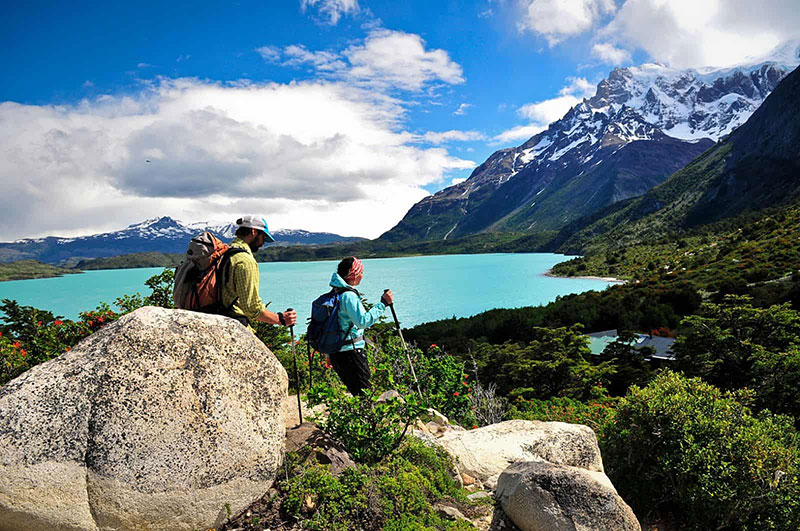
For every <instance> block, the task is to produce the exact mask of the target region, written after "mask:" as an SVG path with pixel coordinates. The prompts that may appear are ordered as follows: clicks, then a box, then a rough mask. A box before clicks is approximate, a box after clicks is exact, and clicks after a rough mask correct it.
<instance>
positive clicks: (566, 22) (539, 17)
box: [519, 0, 615, 46]
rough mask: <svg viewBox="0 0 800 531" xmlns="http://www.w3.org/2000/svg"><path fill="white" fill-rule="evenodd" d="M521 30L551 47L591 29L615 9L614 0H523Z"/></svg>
mask: <svg viewBox="0 0 800 531" xmlns="http://www.w3.org/2000/svg"><path fill="white" fill-rule="evenodd" d="M522 6H523V8H524V16H523V18H522V20H521V21H520V22H519V29H520V30H521V31H532V32H534V33H536V34H538V35H541V36H543V37H545V38H546V39H547V42H548V43H549V44H550V46H553V45H555V44H557V43H559V42H561V41H563V40H564V39H566V38H569V37H572V36H574V35H578V34H580V33H583V32H585V31H587V30H589V29H591V28H592V27H593V26H594V25H595V24H597V23H598V22H600V21H601V19H602V18H603V17H604V16H606V15H608V14H610V13H613V12H614V10H615V6H614V1H613V0H523V1H522Z"/></svg>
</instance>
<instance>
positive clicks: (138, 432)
mask: <svg viewBox="0 0 800 531" xmlns="http://www.w3.org/2000/svg"><path fill="white" fill-rule="evenodd" d="M287 383H288V380H287V376H286V372H285V370H284V369H283V367H282V366H281V364H280V363H279V362H278V360H277V359H276V358H275V356H274V355H273V354H272V353H271V352H270V351H269V350H268V349H267V348H266V347H265V346H264V345H263V344H262V343H261V342H260V341H259V340H258V339H257V338H256V337H255V336H254V335H253V334H252V333H251V332H249V331H248V330H247V329H246V328H245V327H243V326H242V325H241V324H239V323H237V322H236V321H233V320H231V319H227V318H224V317H220V316H213V315H204V314H199V313H193V312H186V311H180V310H165V309H162V308H153V307H147V308H142V309H139V310H137V311H135V312H133V313H131V314H128V315H126V316H124V317H123V318H121V319H120V320H119V321H117V322H115V323H113V324H111V325H109V326H107V327H106V328H104V329H103V330H101V331H99V332H97V333H95V334H93V335H92V336H90V337H88V338H87V339H85V340H84V341H82V342H81V343H79V344H78V345H77V346H76V347H75V348H74V349H72V351H70V352H69V353H67V354H64V355H62V356H60V357H59V358H57V359H54V360H52V361H49V362H47V363H44V364H42V365H39V366H37V367H34V368H32V369H31V370H29V371H28V372H26V373H25V374H23V375H22V376H20V377H19V378H17V379H15V380H13V381H12V382H9V383H8V384H6V385H5V386H4V387H2V389H0V529H3V530H19V529H27V530H36V529H42V530H44V529H47V530H50V529H87V530H95V529H104V530H106V529H186V530H192V529H200V528H209V527H212V526H213V525H214V523H215V521H217V517H218V515H219V514H220V513H222V514H225V513H226V512H227V511H230V512H232V513H236V512H237V511H239V510H241V509H243V508H245V507H247V506H248V505H249V504H250V503H251V502H252V501H253V500H255V499H256V498H258V497H260V496H261V495H262V494H264V493H265V492H266V491H267V490H268V489H269V487H270V486H271V484H272V481H273V478H274V477H275V472H276V469H277V467H278V466H279V463H280V459H281V452H282V447H283V442H284V434H285V429H284V420H283V410H284V402H285V400H286V396H287Z"/></svg>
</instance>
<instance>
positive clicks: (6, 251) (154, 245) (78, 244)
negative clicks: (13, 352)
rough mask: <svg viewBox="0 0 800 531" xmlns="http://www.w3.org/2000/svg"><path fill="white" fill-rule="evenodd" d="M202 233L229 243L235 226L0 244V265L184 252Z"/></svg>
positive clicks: (292, 233) (282, 233) (311, 236)
mask: <svg viewBox="0 0 800 531" xmlns="http://www.w3.org/2000/svg"><path fill="white" fill-rule="evenodd" d="M205 230H210V231H211V232H213V233H214V234H215V235H216V236H217V237H219V238H221V239H223V240H229V239H231V238H233V234H234V232H235V231H236V226H235V225H234V224H232V223H215V222H199V223H191V224H184V223H181V222H180V221H177V220H175V219H172V218H170V217H167V216H164V217H161V218H153V219H148V220H145V221H143V222H141V223H136V224H133V225H130V226H129V227H127V228H125V229H122V230H118V231H114V232H106V233H103V234H94V235H91V236H81V237H77V238H59V237H54V236H50V237H47V238H36V239H24V240H17V241H15V242H9V243H0V262H12V261H17V260H25V259H34V260H39V261H42V262H49V263H57V262H62V261H65V260H68V259H70V258H77V257H79V258H105V257H109V256H118V255H122V254H131V253H143V252H158V253H184V252H185V251H186V246H187V245H188V242H189V240H190V239H191V238H192V237H194V236H196V235H197V234H199V233H201V232H203V231H205ZM272 235H273V236H274V237H275V244H273V245H303V244H306V245H307V244H326V243H334V242H348V241H358V240H362V239H363V238H349V237H344V236H339V235H338V234H331V233H328V232H308V231H304V230H292V229H288V230H276V231H273V232H272Z"/></svg>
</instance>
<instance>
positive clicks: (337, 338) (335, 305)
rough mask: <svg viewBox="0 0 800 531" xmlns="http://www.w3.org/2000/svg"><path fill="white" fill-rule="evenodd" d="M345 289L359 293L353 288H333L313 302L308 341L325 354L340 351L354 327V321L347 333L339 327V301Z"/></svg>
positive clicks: (312, 346) (311, 345) (307, 331)
mask: <svg viewBox="0 0 800 531" xmlns="http://www.w3.org/2000/svg"><path fill="white" fill-rule="evenodd" d="M345 291H352V292H353V293H355V294H356V295H359V293H358V291H357V290H355V289H353V288H333V289H332V290H330V291H329V292H327V293H324V294H322V295H320V296H319V297H317V299H316V300H315V301H314V302H313V303H311V319H310V321H309V323H308V329H307V330H306V342H307V343H308V345H309V346H310V347H311V348H313V349H314V350H316V351H317V352H322V353H323V354H333V353H334V352H339V351H340V350H342V347H343V346H344V344H345V343H346V342H347V339H346V338H347V336H348V335H349V334H350V331H351V330H352V329H353V324H352V323H351V324H350V328H348V329H347V332H345V333H342V330H341V329H340V328H339V303H340V301H341V296H342V293H344V292H345Z"/></svg>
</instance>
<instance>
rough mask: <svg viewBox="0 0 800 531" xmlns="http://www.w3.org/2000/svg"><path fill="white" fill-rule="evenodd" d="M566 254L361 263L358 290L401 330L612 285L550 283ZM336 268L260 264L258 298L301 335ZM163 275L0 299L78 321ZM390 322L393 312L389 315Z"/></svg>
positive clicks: (53, 282) (81, 277) (148, 272)
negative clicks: (293, 320) (387, 301)
mask: <svg viewBox="0 0 800 531" xmlns="http://www.w3.org/2000/svg"><path fill="white" fill-rule="evenodd" d="M566 259H567V258H566V257H564V256H563V255H558V254H549V253H532V254H472V255H445V256H420V257H413V258H377V259H371V260H364V280H363V281H362V283H361V285H360V286H359V291H361V292H362V293H363V294H364V295H365V296H366V297H367V299H368V300H369V301H371V302H375V301H377V300H378V299H379V297H380V295H381V293H382V292H383V289H384V288H391V289H392V291H393V292H394V295H395V310H396V311H397V315H398V318H399V319H400V321H401V322H402V324H403V326H406V327H409V326H414V325H416V324H419V323H423V322H427V321H434V320H437V319H443V318H447V317H453V316H455V317H468V316H470V315H475V314H477V313H480V312H483V311H485V310H489V309H492V308H518V307H521V306H536V305H539V304H546V303H548V302H551V301H553V300H555V298H556V297H557V296H559V295H567V294H570V293H580V292H583V291H587V290H592V289H594V290H602V289H604V288H606V287H607V286H609V285H611V283H610V282H606V281H603V280H594V279H574V278H552V277H548V276H545V273H546V272H547V270H548V269H550V268H551V267H553V266H554V265H555V264H557V263H559V262H562V261H564V260H566ZM336 264H337V262H334V261H331V262H276V263H262V264H259V269H260V270H261V290H260V292H261V297H262V298H263V300H264V302H265V303H266V302H269V301H271V304H270V305H269V309H270V310H272V311H281V310H284V309H286V308H288V307H293V308H295V309H296V310H297V313H298V323H299V324H300V327H299V328H302V329H304V328H305V320H306V318H307V317H308V315H309V314H310V311H311V301H313V300H314V299H315V298H316V297H317V296H319V295H320V294H322V293H324V292H325V291H327V290H328V282H329V280H330V277H331V274H332V273H333V271H334V270H335V269H336ZM162 270H163V269H162V268H146V269H116V270H106V271H88V272H86V273H83V274H78V275H67V276H64V277H58V278H47V279H37V280H17V281H11V282H2V283H0V299H14V300H16V301H18V302H19V303H20V304H22V305H25V306H33V307H36V308H40V309H44V310H50V311H51V312H53V313H54V314H56V315H61V316H64V317H67V318H76V317H77V316H78V313H79V312H81V311H85V310H92V309H94V308H95V307H96V306H97V305H98V304H99V303H101V302H107V303H109V304H111V305H112V306H113V302H114V300H115V299H116V298H117V297H119V296H120V295H123V294H126V293H127V294H133V293H136V292H140V293H142V294H148V293H149V292H150V290H149V288H147V287H146V286H145V285H144V281H145V280H147V279H148V278H150V277H151V276H153V275H155V274H157V273H160V272H161V271H162ZM387 316H389V317H390V318H391V313H390V312H388V311H387Z"/></svg>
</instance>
